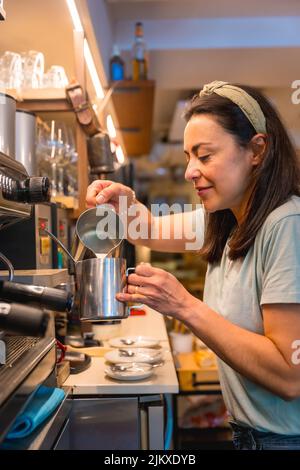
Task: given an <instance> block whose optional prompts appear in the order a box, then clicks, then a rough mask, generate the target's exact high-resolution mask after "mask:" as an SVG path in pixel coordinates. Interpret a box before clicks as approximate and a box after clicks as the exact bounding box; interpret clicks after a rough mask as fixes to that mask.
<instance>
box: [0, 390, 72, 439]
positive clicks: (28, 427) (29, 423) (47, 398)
mask: <svg viewBox="0 0 300 470" xmlns="http://www.w3.org/2000/svg"><path fill="white" fill-rule="evenodd" d="M64 397H65V392H64V391H63V390H62V389H61V388H54V387H45V386H44V385H41V386H40V387H39V388H38V390H37V391H36V392H35V394H34V395H33V397H32V399H31V400H30V402H29V403H28V405H27V407H26V408H25V410H24V411H23V412H22V413H21V414H20V415H19V416H17V418H16V420H15V422H14V424H13V425H12V427H11V429H10V431H9V432H8V434H7V436H6V439H22V438H23V437H26V436H29V435H30V434H31V433H32V432H33V431H34V430H35V429H36V428H37V427H38V426H39V425H40V424H41V423H42V422H43V421H45V420H46V419H47V418H48V417H49V416H50V415H51V414H52V413H53V411H54V410H55V409H56V408H57V407H58V405H59V404H60V403H61V402H62V401H63V399H64Z"/></svg>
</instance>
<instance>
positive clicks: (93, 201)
mask: <svg viewBox="0 0 300 470" xmlns="http://www.w3.org/2000/svg"><path fill="white" fill-rule="evenodd" d="M120 196H125V197H127V207H130V206H131V204H132V203H134V202H135V193H134V191H133V190H132V189H131V188H129V187H128V186H125V185H124V184H121V183H115V182H114V181H110V180H96V181H93V182H92V184H90V185H89V186H88V188H87V193H86V204H87V207H95V206H96V205H100V204H105V203H108V204H112V205H113V207H114V208H115V210H116V212H117V213H118V212H119V202H120V201H119V198H120Z"/></svg>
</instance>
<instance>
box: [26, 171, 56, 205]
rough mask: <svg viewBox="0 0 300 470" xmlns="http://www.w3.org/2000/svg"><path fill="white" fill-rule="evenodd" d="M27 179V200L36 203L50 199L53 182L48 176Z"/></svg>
mask: <svg viewBox="0 0 300 470" xmlns="http://www.w3.org/2000/svg"><path fill="white" fill-rule="evenodd" d="M27 181H28V200H27V201H26V202H29V203H32V204H36V203H40V202H49V201H50V196H51V184H50V181H49V178H47V176H32V177H31V178H28V180H27Z"/></svg>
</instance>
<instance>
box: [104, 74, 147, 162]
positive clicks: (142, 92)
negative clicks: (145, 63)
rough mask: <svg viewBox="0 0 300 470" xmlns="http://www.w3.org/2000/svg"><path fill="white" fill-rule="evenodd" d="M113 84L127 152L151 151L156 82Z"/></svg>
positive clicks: (120, 126) (143, 152)
mask: <svg viewBox="0 0 300 470" xmlns="http://www.w3.org/2000/svg"><path fill="white" fill-rule="evenodd" d="M112 86H113V94H112V102H113V105H114V108H115V111H116V115H117V118H118V123H119V130H120V132H121V134H122V138H123V141H124V145H125V148H126V153H127V154H128V155H129V156H130V157H137V156H140V155H145V154H147V153H149V152H150V150H151V144H152V120H153V106H154V89H155V82H154V81H153V80H142V81H135V80H122V81H120V82H116V83H115V84H114V83H113V84H112Z"/></svg>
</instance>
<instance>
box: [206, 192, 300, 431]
mask: <svg viewBox="0 0 300 470" xmlns="http://www.w3.org/2000/svg"><path fill="white" fill-rule="evenodd" d="M204 302H205V303H206V304H208V305H209V306H210V307H211V308H212V309H213V310H215V311H216V312H218V313H219V314H221V315H222V316H223V317H225V318H226V319H227V320H229V321H230V322H231V323H234V324H236V325H238V326H240V327H241V328H244V329H246V330H249V331H252V332H254V333H258V334H264V326H263V317H262V306H263V305H264V304H272V303H300V197H297V196H293V197H292V198H291V199H290V200H289V201H287V202H286V203H285V204H283V205H282V206H280V207H278V208H277V209H275V210H274V211H273V212H272V213H271V214H270V215H269V216H268V217H267V219H266V220H265V222H264V224H263V226H262V227H261V229H260V230H259V232H258V233H257V236H256V238H255V242H254V244H253V246H252V247H251V249H250V250H249V252H248V253H247V255H246V257H245V258H244V259H239V260H236V261H231V260H229V258H228V246H227V245H226V247H225V249H224V252H223V256H222V259H221V261H220V262H219V263H218V264H214V265H209V266H208V270H207V275H206V283H205V289H204ZM220 334H222V332H220ZM295 339H300V338H295ZM292 353H293V350H292V348H291V354H292ZM218 366H219V375H220V382H221V385H222V391H223V396H224V400H225V404H226V406H227V409H228V411H229V413H230V414H231V416H232V418H233V419H234V421H236V422H237V423H239V424H241V425H246V426H250V427H253V428H255V429H257V430H259V431H269V432H274V433H278V434H289V435H300V398H298V399H296V400H293V401H290V402H287V401H284V400H283V399H281V398H280V397H278V396H276V395H274V394H272V393H271V392H269V391H267V390H266V389H264V388H263V387H261V386H259V385H257V384H255V383H253V382H252V381H251V380H248V379H247V378H245V377H243V376H242V375H241V374H239V373H238V372H236V371H235V370H233V369H232V368H231V367H229V366H228V365H227V364H226V363H225V362H224V361H222V360H221V359H218ZM262 374H263V371H262Z"/></svg>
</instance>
